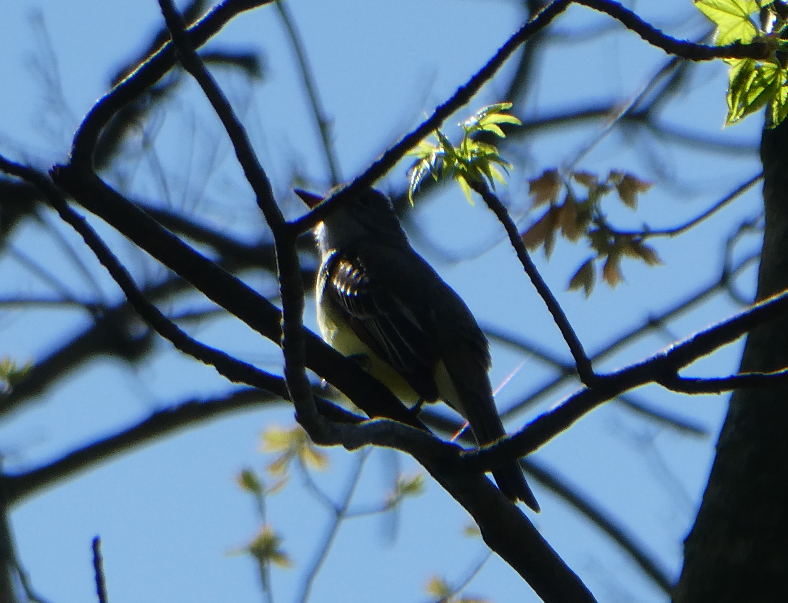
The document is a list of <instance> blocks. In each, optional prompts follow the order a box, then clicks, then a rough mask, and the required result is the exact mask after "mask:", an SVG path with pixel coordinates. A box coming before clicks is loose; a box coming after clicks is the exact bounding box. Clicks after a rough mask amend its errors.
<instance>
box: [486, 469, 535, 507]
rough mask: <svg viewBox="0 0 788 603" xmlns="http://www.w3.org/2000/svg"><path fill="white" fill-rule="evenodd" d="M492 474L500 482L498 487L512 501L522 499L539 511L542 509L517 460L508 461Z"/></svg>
mask: <svg viewBox="0 0 788 603" xmlns="http://www.w3.org/2000/svg"><path fill="white" fill-rule="evenodd" d="M492 474H493V477H494V478H495V483H496V484H498V488H500V490H501V492H503V495H504V496H506V498H508V499H509V500H512V501H517V500H521V501H523V502H524V503H525V504H526V505H528V506H529V507H531V508H532V509H533V510H534V511H536V512H537V513H538V512H539V511H540V508H539V503H538V502H536V497H535V496H534V493H533V492H531V488H530V487H529V486H528V482H526V481H525V476H524V475H523V470H522V469H521V468H520V464H519V463H517V462H516V461H514V462H512V463H507V464H506V465H503V466H502V467H500V468H498V469H496V470H495V471H493V472H492Z"/></svg>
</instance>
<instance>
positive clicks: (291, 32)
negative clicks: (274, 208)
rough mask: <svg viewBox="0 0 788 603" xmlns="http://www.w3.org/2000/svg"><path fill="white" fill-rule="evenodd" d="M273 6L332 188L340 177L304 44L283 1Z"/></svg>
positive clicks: (328, 129)
mask: <svg viewBox="0 0 788 603" xmlns="http://www.w3.org/2000/svg"><path fill="white" fill-rule="evenodd" d="M275 6H276V10H277V12H278V13H279V16H280V17H281V18H282V23H283V24H284V26H285V29H286V30H287V37H288V38H289V40H290V45H291V46H292V47H293V52H294V53H295V55H296V60H297V61H298V68H299V70H300V72H301V79H302V80H303V81H304V88H306V93H307V96H309V104H310V105H311V106H312V116H313V117H314V118H315V125H316V126H317V131H318V133H319V134H320V141H321V142H322V144H323V153H324V154H325V158H326V164H327V167H328V172H329V174H331V186H332V187H333V186H336V185H337V184H339V182H340V178H341V177H340V173H339V163H338V161H337V157H336V150H335V148H334V142H333V140H332V138H331V121H330V120H329V119H328V118H327V117H326V113H325V111H324V110H323V107H322V103H321V102H320V95H319V94H318V92H317V86H315V78H314V76H313V75H312V71H311V69H310V68H309V61H308V60H307V58H306V50H305V49H304V43H303V41H302V40H301V37H300V36H299V35H298V30H297V29H296V27H295V23H293V18H292V17H291V16H290V11H289V9H288V8H287V3H286V2H285V0H278V1H277V2H276V3H275Z"/></svg>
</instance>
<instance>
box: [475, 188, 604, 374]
mask: <svg viewBox="0 0 788 603" xmlns="http://www.w3.org/2000/svg"><path fill="white" fill-rule="evenodd" d="M471 187H472V188H473V190H475V191H476V192H477V193H479V195H481V197H482V198H483V199H484V202H485V203H486V204H487V207H489V208H490V209H491V210H492V212H493V213H494V214H495V215H496V217H497V218H498V221H499V222H500V223H501V224H502V225H503V227H504V229H505V230H506V234H507V235H508V237H509V242H510V243H511V245H512V247H514V250H515V252H516V253H517V257H518V259H519V260H520V263H521V264H522V265H523V269H524V270H525V273H526V274H527V275H528V278H530V279H531V282H532V283H533V285H534V288H535V289H536V291H537V292H538V293H539V295H540V296H541V298H542V300H543V301H544V303H545V305H546V306H547V309H548V310H549V311H550V314H551V315H552V317H553V320H554V321H555V324H556V325H557V326H558V329H559V330H560V331H561V335H563V337H564V341H566V344H567V345H568V346H569V351H570V352H571V353H572V357H573V358H574V360H575V366H576V367H577V373H578V375H579V376H580V380H581V381H582V382H583V383H585V384H586V385H591V384H593V383H594V380H595V375H594V368H593V366H592V365H591V361H590V360H589V359H588V355H587V354H586V352H585V350H584V349H583V344H582V343H580V338H578V336H577V333H575V331H574V329H573V328H572V325H571V324H569V319H568V318H567V317H566V314H564V311H563V309H562V308H561V305H560V304H559V303H558V300H557V299H556V298H555V296H554V295H553V292H552V291H550V288H549V287H548V286H547V283H545V282H544V279H543V278H542V275H540V274H539V271H538V270H537V269H536V266H535V265H534V263H533V261H532V260H531V256H530V255H529V254H528V250H527V249H526V248H525V244H524V243H523V240H522V237H520V233H519V231H518V230H517V226H516V225H515V224H514V222H513V221H512V218H511V216H510V215H509V212H507V211H506V208H505V207H504V206H503V204H502V203H501V201H500V199H498V197H497V196H496V195H495V194H494V193H493V192H492V191H491V190H490V189H489V187H488V186H487V185H486V184H484V183H482V182H472V183H471Z"/></svg>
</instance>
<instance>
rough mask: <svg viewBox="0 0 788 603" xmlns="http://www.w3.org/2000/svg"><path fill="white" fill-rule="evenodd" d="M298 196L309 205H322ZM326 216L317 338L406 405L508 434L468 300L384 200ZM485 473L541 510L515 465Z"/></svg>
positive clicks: (369, 197) (488, 433)
mask: <svg viewBox="0 0 788 603" xmlns="http://www.w3.org/2000/svg"><path fill="white" fill-rule="evenodd" d="M295 192H296V194H298V196H299V197H301V199H302V200H303V201H304V202H305V203H306V204H307V205H308V206H309V207H310V208H313V207H315V206H316V205H318V204H319V203H320V202H321V201H322V200H323V197H321V196H320V195H315V194H313V193H309V192H307V191H303V190H296V191H295ZM332 210H333V211H332V212H331V213H330V214H328V215H327V216H326V217H325V218H324V219H323V221H322V222H320V223H318V225H317V226H316V227H315V237H316V239H317V244H318V249H319V252H320V268H319V270H318V275H317V279H316V285H315V296H316V301H317V304H316V305H317V322H318V327H319V329H320V333H321V335H322V337H323V339H324V340H325V341H326V342H327V343H328V344H329V345H331V346H332V347H333V348H335V349H336V350H338V351H339V352H341V353H342V354H344V355H345V356H348V357H352V358H354V359H356V360H357V361H358V362H359V363H360V364H361V366H362V368H364V369H366V370H367V371H368V372H369V373H370V374H372V376H374V377H375V378H376V379H378V381H380V382H381V383H383V384H384V385H386V386H387V387H388V388H389V389H390V390H391V391H392V393H394V394H395V395H396V396H398V397H399V398H400V400H402V402H403V403H405V404H406V405H408V406H411V407H413V406H416V407H417V408H420V407H421V404H422V403H424V402H428V403H432V402H438V401H441V400H442V401H443V402H445V403H446V404H448V405H449V406H450V407H451V408H453V409H454V410H455V411H456V412H458V413H459V414H460V415H461V416H462V417H464V418H465V419H466V420H467V421H468V423H469V425H470V428H471V431H472V433H473V435H474V438H475V439H476V442H477V443H478V444H479V445H485V444H490V443H492V442H495V441H497V440H498V439H500V438H501V437H503V436H505V435H506V431H505V430H504V427H503V423H502V422H501V418H500V416H499V415H498V411H497V409H496V406H495V401H494V398H493V392H492V386H491V384H490V378H489V375H488V372H489V369H490V366H491V358H490V349H489V348H490V346H489V343H488V341H487V338H486V337H485V336H484V333H483V332H482V330H481V329H480V328H479V325H478V324H477V322H476V319H475V318H474V316H473V314H472V313H471V311H470V310H469V309H468V306H467V305H466V304H465V302H463V300H462V299H461V298H460V296H459V295H458V294H457V293H456V292H455V291H454V290H453V289H452V288H451V287H450V286H449V285H448V284H446V282H445V281H444V280H443V279H442V278H441V277H440V276H439V275H438V273H437V272H435V270H434V269H433V268H432V267H431V266H430V265H429V263H427V261H426V260H425V259H424V258H422V257H421V256H420V255H419V254H418V253H417V252H416V251H415V250H414V249H413V247H412V246H411V245H410V242H409V241H408V237H407V235H406V234H405V231H404V230H403V228H402V225H401V224H400V221H399V219H398V218H397V215H396V213H395V212H394V208H393V206H392V203H391V201H390V199H389V198H388V197H387V196H386V195H385V194H383V193H382V192H380V191H379V190H377V189H374V188H369V189H366V190H365V191H364V192H362V193H361V194H359V195H356V196H354V197H353V198H351V199H348V200H347V202H346V203H344V204H343V205H340V206H339V207H336V208H332ZM492 474H493V477H494V478H495V481H496V483H497V484H498V488H499V489H500V490H501V492H502V493H503V494H504V495H505V496H506V497H507V498H508V499H509V500H511V501H513V502H516V501H518V500H520V501H522V502H524V503H525V504H526V505H528V506H529V507H530V508H531V509H533V510H534V511H537V512H538V511H539V503H538V502H537V501H536V498H535V497H534V495H533V492H532V491H531V489H530V487H529V486H528V483H527V482H526V480H525V476H524V475H523V472H522V469H521V468H520V466H519V463H518V462H517V461H516V460H512V461H507V462H506V463H505V464H502V465H500V466H499V467H496V468H495V469H494V470H493V471H492Z"/></svg>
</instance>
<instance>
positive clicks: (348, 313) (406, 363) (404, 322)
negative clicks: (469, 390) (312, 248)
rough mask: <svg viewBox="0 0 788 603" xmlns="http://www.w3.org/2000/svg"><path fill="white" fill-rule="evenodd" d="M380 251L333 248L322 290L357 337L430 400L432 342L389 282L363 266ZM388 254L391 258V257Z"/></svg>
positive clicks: (433, 391) (434, 358)
mask: <svg viewBox="0 0 788 603" xmlns="http://www.w3.org/2000/svg"><path fill="white" fill-rule="evenodd" d="M381 254H383V255H385V250H377V251H370V250H366V253H364V252H363V251H358V250H356V251H353V252H347V251H346V252H334V254H332V257H331V258H330V259H329V260H328V261H327V262H326V263H325V264H324V266H323V274H321V278H324V279H325V281H326V284H325V289H324V295H325V296H326V297H327V301H328V302H329V303H332V304H334V306H335V307H336V308H338V309H339V310H340V311H342V312H343V313H344V314H345V317H346V318H347V323H348V325H349V326H350V328H352V329H353V331H354V332H355V334H356V336H358V338H359V339H361V341H363V342H364V343H365V344H366V345H368V346H369V347H370V349H372V351H373V352H375V354H377V355H378V356H379V357H380V358H381V359H382V360H385V361H386V362H388V363H389V364H390V365H391V366H393V367H394V368H395V369H396V370H397V371H398V372H399V373H400V374H401V375H402V376H403V377H404V378H405V380H406V381H407V382H408V383H409V384H410V385H411V387H413V389H414V390H415V391H416V392H417V393H418V394H419V395H420V396H421V397H422V398H424V399H425V400H429V401H433V400H435V399H437V397H438V395H437V386H436V385H435V380H434V376H433V371H434V367H435V364H436V362H437V361H438V351H437V349H436V347H435V342H434V341H433V339H432V337H431V336H430V335H429V334H428V329H426V328H425V325H424V324H423V322H422V321H420V319H419V318H418V317H417V316H416V314H415V313H414V312H413V311H411V310H410V309H409V308H408V305H407V304H406V303H405V301H404V300H403V297H402V296H400V295H398V293H397V291H396V290H395V288H392V287H391V286H390V283H388V282H385V283H384V282H382V281H380V280H379V279H378V278H377V277H375V274H376V273H378V272H379V271H374V270H369V264H370V262H371V263H373V264H374V263H375V262H379V261H386V259H387V258H385V257H380V256H381ZM365 255H366V258H365V257H364V256H365ZM373 256H375V257H373ZM388 259H390V260H392V261H396V258H395V257H391V258H388ZM388 268H389V269H391V268H392V266H389V267H388ZM393 268H394V269H395V270H396V266H393Z"/></svg>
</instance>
